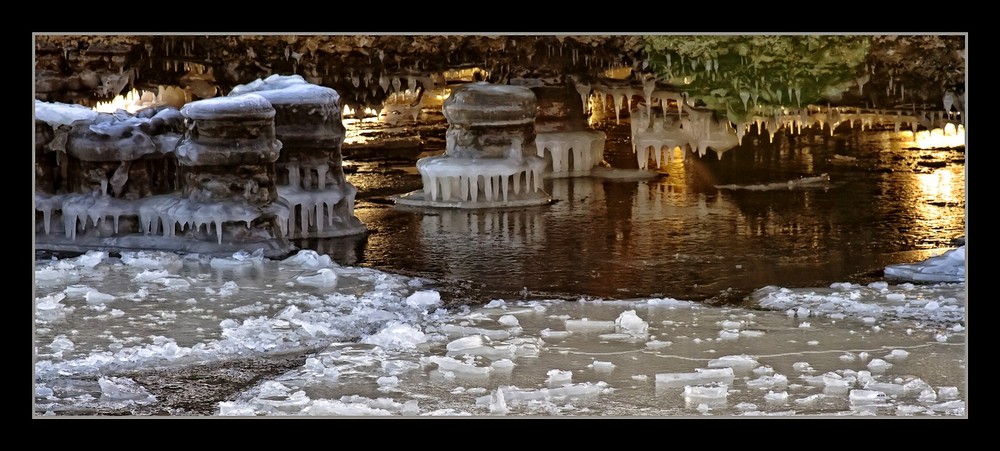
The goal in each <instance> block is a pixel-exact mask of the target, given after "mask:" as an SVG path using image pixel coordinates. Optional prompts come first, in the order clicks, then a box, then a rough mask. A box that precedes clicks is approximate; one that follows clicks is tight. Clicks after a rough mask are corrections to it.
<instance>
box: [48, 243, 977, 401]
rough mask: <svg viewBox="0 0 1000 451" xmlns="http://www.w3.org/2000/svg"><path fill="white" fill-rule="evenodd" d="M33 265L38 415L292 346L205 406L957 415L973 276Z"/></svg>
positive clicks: (90, 260)
mask: <svg viewBox="0 0 1000 451" xmlns="http://www.w3.org/2000/svg"><path fill="white" fill-rule="evenodd" d="M962 249H963V250H964V248H962ZM954 262H955V264H956V265H958V266H956V268H957V267H961V273H962V274H964V258H963V259H961V260H954ZM36 268H37V269H36V273H35V277H36V283H37V294H36V306H35V308H36V321H35V324H36V330H35V342H36V344H37V347H36V350H37V360H36V362H35V380H36V384H35V403H36V404H35V405H36V407H35V409H36V414H37V415H90V414H94V413H102V414H151V413H154V412H156V413H159V414H164V413H167V414H172V415H191V414H194V413H192V412H185V411H183V410H174V411H167V412H164V411H163V406H162V405H160V404H159V402H160V400H161V399H162V398H165V397H168V396H169V390H168V389H167V388H166V387H164V386H162V385H161V386H158V387H157V390H151V389H149V388H147V387H145V386H144V385H143V384H142V383H141V381H145V380H153V379H152V378H151V376H150V374H152V373H155V372H160V373H169V372H171V371H175V370H177V369H180V368H184V367H191V366H197V365H202V364H212V363H219V362H225V361H228V360H238V359H242V358H249V357H254V356H287V355H301V356H303V357H304V361H302V362H301V364H300V365H299V366H297V367H294V368H291V369H289V370H288V371H286V372H283V373H280V374H276V375H273V376H271V377H269V378H266V379H265V380H260V381H258V382H257V383H255V384H253V385H252V386H251V387H250V388H248V389H246V390H244V391H242V392H240V393H238V394H236V395H235V396H233V397H232V398H231V399H227V400H224V401H220V402H218V403H217V405H216V407H215V410H214V412H213V413H208V414H211V415H223V416H228V415H237V416H246V415H251V416H252V415H320V416H339V415H348V416H368V415H432V416H433V415H477V416H478V415H513V416H518V415H544V416H562V415H570V416H580V415H584V416H591V415H594V416H604V415H615V416H691V415H695V416H701V415H719V416H750V415H780V416H799V415H807V416H810V415H890V416H897V415H904V416H909V415H913V416H964V415H965V402H966V401H965V396H966V394H967V387H966V340H965V329H964V318H965V301H966V294H965V284H964V283H932V284H913V283H909V282H901V281H897V282H896V283H890V282H872V283H869V284H867V285H859V284H851V283H836V284H832V285H830V286H828V287H819V288H811V289H802V288H799V289H787V288H778V287H764V288H762V289H761V290H758V291H757V292H755V293H754V294H753V295H752V296H751V298H752V299H753V304H754V305H755V307H754V308H733V307H712V306H707V305H704V304H702V303H697V302H691V301H686V300H678V299H673V298H643V299H628V300H599V299H592V300H582V299H581V300H577V301H567V300H553V299H530V300H523V299H493V300H489V302H487V303H485V304H484V305H479V306H471V307H470V306H450V307H448V306H445V305H443V303H442V301H441V298H440V295H439V293H438V292H437V291H435V285H434V283H433V282H432V281H429V280H424V279H419V278H410V277H405V276H399V275H392V274H388V273H384V272H380V271H377V270H371V269H363V268H356V267H341V266H338V265H336V264H335V263H332V262H330V261H329V259H328V258H324V257H321V256H319V255H318V254H316V253H315V252H312V251H302V252H300V253H299V254H297V255H296V256H294V257H292V258H289V259H288V260H285V261H281V262H278V261H270V260H265V259H261V258H255V257H253V256H248V255H237V256H234V257H229V258H206V257H202V258H199V257H197V256H183V257H182V256H177V255H172V254H157V253H135V254H123V255H122V257H121V258H110V257H108V256H107V255H106V254H102V253H98V252H92V253H89V254H86V255H83V256H80V257H77V258H73V259H63V260H58V261H47V262H46V261H40V262H38V263H37V265H36ZM324 269H326V270H329V271H324ZM946 273H947V274H949V277H953V276H954V275H955V274H957V273H958V270H956V269H954V268H952V269H948V270H947V271H946ZM202 414H206V413H202Z"/></svg>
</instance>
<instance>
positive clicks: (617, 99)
mask: <svg viewBox="0 0 1000 451" xmlns="http://www.w3.org/2000/svg"><path fill="white" fill-rule="evenodd" d="M611 95H613V96H614V102H615V124H619V123H621V122H620V119H621V117H620V114H621V109H622V101H623V100H624V99H623V98H622V97H624V95H619V93H617V92H612V94H611Z"/></svg>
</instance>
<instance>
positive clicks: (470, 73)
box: [442, 67, 490, 81]
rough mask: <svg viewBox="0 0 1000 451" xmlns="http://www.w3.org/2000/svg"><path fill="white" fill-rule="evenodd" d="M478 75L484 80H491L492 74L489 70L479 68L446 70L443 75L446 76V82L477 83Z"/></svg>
mask: <svg viewBox="0 0 1000 451" xmlns="http://www.w3.org/2000/svg"><path fill="white" fill-rule="evenodd" d="M476 73H479V76H480V77H481V79H483V80H485V79H487V78H489V76H490V72H489V71H488V70H486V69H481V68H478V67H469V68H466V69H456V70H446V71H444V72H443V73H442V74H443V75H444V79H445V80H446V81H476Z"/></svg>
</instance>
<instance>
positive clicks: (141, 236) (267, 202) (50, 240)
mask: <svg viewBox="0 0 1000 451" xmlns="http://www.w3.org/2000/svg"><path fill="white" fill-rule="evenodd" d="M238 88H239V89H235V90H234V92H233V93H232V94H231V95H229V96H226V97H217V98H210V99H204V100H198V101H195V102H189V103H187V104H185V105H184V106H183V107H181V108H180V110H178V109H176V108H173V107H169V106H156V107H149V108H146V109H143V110H140V111H138V112H136V113H135V114H134V115H133V114H131V113H128V112H126V111H124V110H118V111H116V112H114V113H97V112H90V113H88V112H85V111H83V109H81V108H80V107H78V106H75V105H64V104H46V103H44V102H36V105H35V115H36V120H35V135H36V148H35V155H36V158H35V162H36V171H35V172H36V191H35V209H36V211H37V212H38V214H37V215H36V242H37V245H38V247H39V248H42V249H51V250H70V251H81V250H86V249H89V248H93V247H95V246H100V247H111V248H119V249H162V250H169V251H179V252H201V253H212V252H215V253H223V254H229V253H232V252H234V251H237V250H256V249H263V250H265V252H267V253H268V255H281V254H287V253H288V252H289V251H290V250H291V249H293V247H292V246H291V244H289V243H288V241H287V240H286V237H302V236H339V235H343V234H355V233H360V232H362V231H364V227H363V225H361V224H360V221H358V220H357V218H354V216H353V199H354V194H355V193H356V190H355V189H354V188H353V187H352V186H350V184H348V183H347V182H346V181H345V180H344V177H343V173H342V170H341V168H340V153H339V146H340V143H341V141H342V139H343V125H342V124H341V122H340V108H339V103H338V102H339V97H338V96H337V94H336V92H335V91H333V90H331V89H329V88H324V87H320V86H317V85H311V84H308V83H305V81H304V80H302V78H301V77H299V76H289V77H283V76H272V77H269V78H268V79H266V80H258V82H254V83H251V84H249V85H243V86H239V87H238ZM255 90H256V91H255ZM272 101H273V103H272ZM276 163H277V164H278V166H279V167H280V169H281V171H280V172H281V173H282V174H284V173H286V172H288V173H294V174H288V180H289V181H290V182H289V183H283V184H279V182H282V181H284V180H285V179H284V178H283V177H282V176H281V175H276V174H275V169H274V168H275V164H276ZM300 170H301V173H300V172H299V171H300ZM296 214H297V215H296ZM39 216H40V217H39ZM295 219H300V220H299V221H298V222H296V221H295Z"/></svg>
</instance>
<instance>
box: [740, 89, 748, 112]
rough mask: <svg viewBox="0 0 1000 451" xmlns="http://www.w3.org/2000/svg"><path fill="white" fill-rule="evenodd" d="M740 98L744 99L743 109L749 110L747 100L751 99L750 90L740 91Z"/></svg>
mask: <svg viewBox="0 0 1000 451" xmlns="http://www.w3.org/2000/svg"><path fill="white" fill-rule="evenodd" d="M740 100H742V101H743V110H744V111H749V110H748V109H747V101H748V100H750V92H748V91H740Z"/></svg>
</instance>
